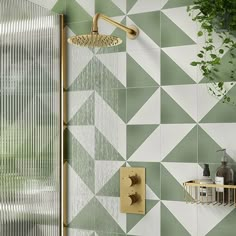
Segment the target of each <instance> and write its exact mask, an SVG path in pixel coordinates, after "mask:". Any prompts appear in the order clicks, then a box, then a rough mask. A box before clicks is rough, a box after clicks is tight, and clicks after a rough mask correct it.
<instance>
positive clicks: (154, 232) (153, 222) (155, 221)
mask: <svg viewBox="0 0 236 236" xmlns="http://www.w3.org/2000/svg"><path fill="white" fill-rule="evenodd" d="M160 204H161V203H160V202H158V203H157V204H156V205H155V206H154V207H153V208H152V209H151V210H150V211H149V212H147V213H146V215H145V216H144V217H143V218H142V219H141V220H140V221H139V222H138V223H137V224H136V225H135V226H134V227H133V228H132V229H131V230H130V231H129V234H133V235H140V236H145V235H148V236H160V235H161V234H160V211H161V209H160Z"/></svg>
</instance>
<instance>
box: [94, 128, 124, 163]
mask: <svg viewBox="0 0 236 236" xmlns="http://www.w3.org/2000/svg"><path fill="white" fill-rule="evenodd" d="M95 140H96V143H95V160H100V161H102V160H103V161H109V160H110V161H124V158H123V157H122V156H121V155H120V153H119V152H118V151H117V150H116V149H115V148H114V147H113V146H112V144H110V143H109V141H108V140H107V139H106V138H105V137H104V136H103V135H102V134H101V133H100V132H99V130H98V129H95Z"/></svg>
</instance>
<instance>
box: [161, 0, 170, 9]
mask: <svg viewBox="0 0 236 236" xmlns="http://www.w3.org/2000/svg"><path fill="white" fill-rule="evenodd" d="M168 1H169V0H161V9H162V8H163V7H164V6H165V5H166V3H167V2H168Z"/></svg>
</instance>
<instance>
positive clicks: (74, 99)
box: [65, 91, 93, 122]
mask: <svg viewBox="0 0 236 236" xmlns="http://www.w3.org/2000/svg"><path fill="white" fill-rule="evenodd" d="M92 93H93V91H75V92H66V93H65V96H66V97H67V99H68V104H70V105H69V106H68V109H67V122H68V121H70V120H71V119H72V118H73V116H74V115H75V114H76V112H77V111H78V110H79V109H80V108H81V107H82V106H83V105H84V103H85V102H86V101H87V99H88V98H89V97H90V96H91V95H92Z"/></svg>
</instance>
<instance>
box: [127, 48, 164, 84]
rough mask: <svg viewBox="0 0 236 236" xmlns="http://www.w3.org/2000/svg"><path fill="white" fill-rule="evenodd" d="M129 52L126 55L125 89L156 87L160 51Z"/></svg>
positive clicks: (158, 77) (158, 78)
mask: <svg viewBox="0 0 236 236" xmlns="http://www.w3.org/2000/svg"><path fill="white" fill-rule="evenodd" d="M145 51H146V50H145ZM158 51H159V50H153V51H149V52H148V53H147V52H130V53H129V54H127V87H148V86H158V84H157V82H156V81H158V82H159V83H160V75H159V73H160V68H159V66H158V65H159V63H158V59H159V58H160V51H159V52H158Z"/></svg>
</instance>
